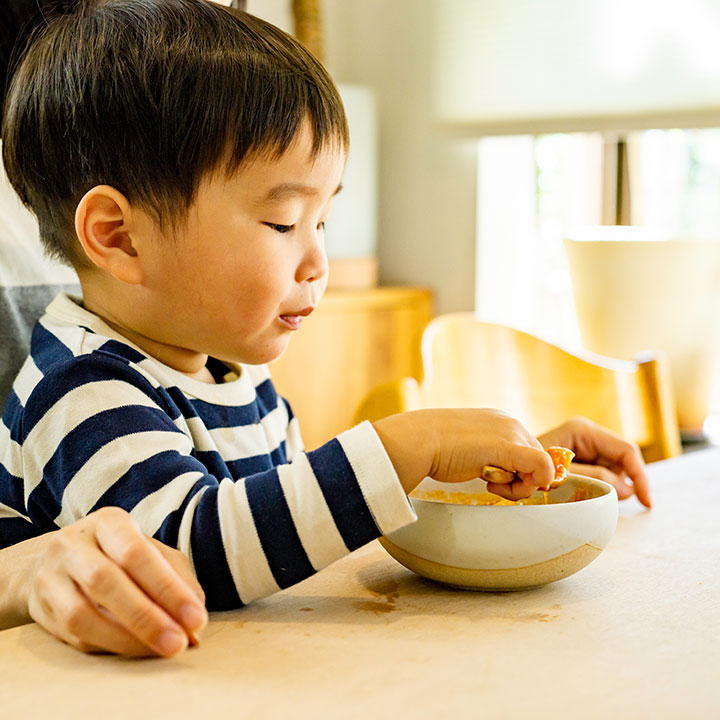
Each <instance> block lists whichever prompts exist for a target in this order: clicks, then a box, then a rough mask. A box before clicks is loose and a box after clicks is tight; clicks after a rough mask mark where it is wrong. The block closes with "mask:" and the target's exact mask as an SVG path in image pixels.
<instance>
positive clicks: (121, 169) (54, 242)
mask: <svg viewBox="0 0 720 720" xmlns="http://www.w3.org/2000/svg"><path fill="white" fill-rule="evenodd" d="M306 117H307V118H309V120H310V124H311V127H312V131H313V136H314V140H313V151H314V152H315V153H317V152H319V151H320V150H321V149H323V148H324V147H326V146H327V145H328V144H330V143H337V144H338V146H339V147H343V146H344V147H347V144H348V129H347V122H346V119H345V113H344V110H343V106H342V101H341V100H340V97H339V95H338V92H337V89H336V88H335V86H334V84H333V82H332V80H331V79H330V77H329V75H328V74H327V72H326V71H325V69H324V68H323V67H322V65H320V63H319V62H318V61H317V60H316V59H315V58H314V57H313V56H312V55H311V54H310V53H309V52H308V51H307V50H305V48H303V47H302V45H300V44H299V43H298V42H297V41H296V40H294V39H293V38H291V37H290V36H289V35H287V34H286V33H284V32H283V31H281V30H279V29H278V28H276V27H274V26H273V25H270V24H269V23H267V22H264V21H263V20H260V19H259V18H256V17H253V16H252V15H248V14H246V13H243V12H239V11H233V10H229V9H227V8H224V7H221V6H219V5H215V4H213V3H211V2H208V1H207V0H99V1H98V0H95V2H84V3H83V4H82V8H81V9H78V10H77V11H75V12H74V13H72V14H66V15H62V16H59V17H56V18H54V19H52V20H51V21H50V22H49V23H48V24H47V26H46V27H43V28H40V29H39V31H38V32H37V33H36V34H35V36H33V37H32V38H31V40H30V43H29V49H28V50H27V52H26V54H25V56H24V58H23V60H22V62H21V64H20V66H19V67H18V69H17V72H16V73H15V74H14V76H13V80H12V84H11V87H10V90H9V93H8V95H7V97H6V102H5V111H4V118H3V131H2V137H3V159H4V162H5V167H6V170H7V173H8V177H9V179H10V182H11V184H12V185H13V187H14V188H15V190H16V192H17V193H18V194H19V195H20V198H21V200H22V201H23V203H24V204H25V205H27V206H28V207H29V208H30V209H31V210H32V211H33V212H34V213H35V216H36V217H37V219H38V223H39V225H40V235H41V237H42V240H43V242H44V244H45V247H46V249H47V250H48V252H49V253H50V254H51V255H53V256H55V257H57V258H59V259H61V260H64V261H66V262H70V263H72V264H74V265H76V266H81V265H83V264H84V263H86V262H87V261H85V259H84V256H83V254H82V252H81V250H80V248H79V244H78V243H77V242H76V240H75V229H74V215H75V208H76V206H77V203H78V202H79V201H80V199H81V198H82V196H83V195H84V194H85V193H86V192H87V191H88V190H89V189H91V188H92V187H94V186H96V185H111V186H112V187H114V188H116V189H117V190H119V191H120V192H121V193H123V194H124V195H125V197H127V198H128V200H129V201H130V202H131V203H136V204H138V205H140V206H141V207H143V208H144V209H146V210H147V211H150V212H152V213H153V214H154V216H155V217H156V219H157V221H158V222H160V223H162V224H165V223H175V222H176V221H178V220H179V219H180V218H182V217H183V216H184V212H185V211H186V210H187V208H188V207H189V206H190V205H191V204H192V202H193V199H194V197H195V194H196V191H197V189H198V185H199V183H200V181H201V179H202V178H203V176H205V175H206V174H207V173H209V172H211V171H213V170H216V169H220V170H222V169H223V168H224V169H226V170H227V171H228V172H232V171H233V170H236V169H238V168H239V167H240V166H241V165H242V163H243V161H245V160H246V159H248V158H249V157H250V156H253V155H256V154H258V153H260V154H268V155H270V156H279V155H281V154H282V153H283V152H284V151H285V150H286V149H287V148H288V146H289V145H290V143H291V142H292V140H293V139H294V138H295V136H296V133H297V131H298V129H299V128H300V126H301V125H302V123H303V121H304V119H305V118H306Z"/></svg>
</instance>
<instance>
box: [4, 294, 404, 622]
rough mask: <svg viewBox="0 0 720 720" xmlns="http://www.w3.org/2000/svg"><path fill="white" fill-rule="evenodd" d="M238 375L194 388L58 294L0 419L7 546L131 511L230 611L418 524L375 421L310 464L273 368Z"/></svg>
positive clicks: (217, 604)
mask: <svg viewBox="0 0 720 720" xmlns="http://www.w3.org/2000/svg"><path fill="white" fill-rule="evenodd" d="M235 370H236V372H237V374H238V375H239V377H238V378H237V379H235V380H232V381H231V382H226V383H221V384H218V385H213V384H208V383H203V382H200V381H198V380H194V379H192V378H189V377H188V376H186V375H183V374H182V373H179V372H177V371H175V370H173V369H172V368H170V367H168V366H166V365H163V364H162V363H160V362H158V361H157V360H155V359H153V358H150V357H148V356H147V355H146V354H144V353H143V352H142V351H140V350H139V349H138V348H136V347H135V346H133V345H132V344H131V343H129V342H128V341H127V340H125V339H124V338H123V337H122V336H120V335H119V334H118V333H116V332H115V331H114V330H112V329H111V328H110V327H109V326H108V325H107V324H106V323H104V322H103V321H102V320H101V319H100V318H98V317H97V316H95V315H93V314H92V313H90V312H88V311H86V310H85V309H83V308H82V307H81V305H80V304H79V301H77V300H76V299H73V298H71V297H69V296H68V295H65V294H60V295H59V296H58V297H57V298H56V299H55V300H54V301H53V302H52V303H51V304H50V305H49V306H48V308H47V312H46V314H45V315H44V316H43V317H42V318H41V319H40V322H39V323H38V324H37V326H36V327H35V330H34V332H33V336H32V345H31V349H30V357H29V358H28V360H27V361H26V363H25V364H24V366H23V368H22V370H21V371H20V374H19V375H18V377H17V379H16V381H15V384H14V386H13V390H12V392H11V394H10V396H9V398H8V400H7V403H6V406H5V411H4V414H3V418H2V423H0V547H6V546H8V545H12V544H14V543H16V542H19V541H21V540H24V539H25V538H28V537H32V536H34V535H39V534H42V533H44V532H47V531H49V530H54V529H57V528H59V527H63V526H65V525H68V524H69V523H72V522H74V521H75V520H77V519H79V518H81V517H84V516H85V515H87V514H88V513H90V512H92V511H93V510H95V509H97V508H99V507H103V506H106V505H115V506H119V507H122V508H125V509H126V510H128V511H129V512H130V513H131V515H132V516H133V517H134V518H135V520H136V521H137V522H138V524H139V525H140V527H141V528H142V529H143V531H144V532H145V533H147V534H148V535H152V536H153V537H155V538H157V539H158V540H160V541H162V542H164V543H166V544H168V545H172V546H174V547H177V548H179V549H180V550H181V551H182V552H184V553H185V554H186V555H187V556H188V557H189V558H190V559H191V561H192V563H193V566H194V568H195V572H196V573H197V576H198V579H199V581H200V583H201V584H202V586H203V588H204V589H205V592H206V595H207V602H208V608H210V609H214V610H219V609H229V608H235V607H239V606H240V605H242V604H245V603H247V602H249V601H251V600H253V599H255V598H258V597H262V596H264V595H268V594H270V593H273V592H275V591H277V590H278V589H280V588H285V587H288V586H290V585H292V584H294V583H297V582H299V581H300V580H303V579H304V578H306V577H307V576H309V575H310V574H312V573H313V572H315V571H316V570H319V569H320V568H322V567H324V566H326V565H328V564H329V563H331V562H333V561H334V560H336V559H338V558H339V557H341V556H343V555H345V554H346V553H348V552H349V551H352V550H354V549H356V548H358V547H360V546H361V545H363V544H365V543H367V542H368V541H370V540H372V539H373V538H376V537H378V536H379V535H381V534H386V533H389V532H392V531H393V530H396V529H397V528H399V527H401V526H403V525H405V524H407V523H409V522H412V521H413V520H414V519H415V515H414V513H413V510H412V507H411V505H410V504H409V502H408V500H407V497H406V496H405V493H404V492H403V490H402V487H401V485H400V483H399V480H398V478H397V475H396V473H395V470H394V468H393V466H392V464H391V462H390V459H389V458H388V456H387V454H386V453H385V450H384V448H383V446H382V443H381V442H380V440H379V438H378V437H377V435H376V433H375V431H374V430H373V428H372V426H371V425H370V424H369V423H363V424H361V425H358V426H357V427H355V428H353V429H352V430H348V431H347V432H345V433H343V434H341V435H339V436H338V437H337V438H335V439H334V440H331V441H330V442H329V443H327V444H325V445H323V446H322V447H320V448H318V449H317V450H315V451H313V452H308V453H304V452H303V451H302V442H301V439H300V433H299V428H298V423H297V419H296V418H294V417H293V414H292V411H291V410H290V406H289V405H288V403H287V402H286V401H285V400H284V399H283V398H281V397H279V396H278V395H277V393H276V392H275V389H274V387H273V384H272V381H271V380H270V377H269V374H268V371H267V368H265V366H248V365H242V366H237V367H236V368H235Z"/></svg>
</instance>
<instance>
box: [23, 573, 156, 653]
mask: <svg viewBox="0 0 720 720" xmlns="http://www.w3.org/2000/svg"><path fill="white" fill-rule="evenodd" d="M28 609H29V612H30V616H31V617H32V618H33V620H35V621H36V622H37V623H38V624H39V625H41V626H42V627H44V628H45V629H46V630H47V631H48V632H50V633H51V634H52V635H54V636H55V637H57V638H58V639H60V640H62V641H63V642H65V643H67V644H68V645H72V646H73V647H75V648H77V649H78V650H80V651H82V652H112V653H116V654H118V655H127V656H133V657H138V656H147V655H153V654H154V653H153V651H152V650H151V649H150V648H149V647H148V646H147V645H145V644H143V643H142V642H141V641H140V640H138V639H137V638H136V637H134V636H133V635H132V634H131V633H130V632H128V631H127V630H126V629H125V628H123V627H121V626H120V625H118V624H117V623H115V622H113V621H112V620H111V619H109V618H107V617H105V616H104V615H103V614H102V613H101V612H100V611H99V610H98V609H97V607H96V606H95V605H94V604H93V603H92V602H91V601H90V600H89V599H88V598H87V597H86V596H85V595H84V594H83V593H82V591H81V590H80V589H79V588H78V586H77V585H76V584H75V583H74V582H73V581H72V580H71V579H70V578H69V577H68V576H67V575H56V576H54V577H53V578H52V579H46V580H45V581H44V582H39V583H36V585H35V587H34V589H33V592H31V594H30V598H29V602H28Z"/></svg>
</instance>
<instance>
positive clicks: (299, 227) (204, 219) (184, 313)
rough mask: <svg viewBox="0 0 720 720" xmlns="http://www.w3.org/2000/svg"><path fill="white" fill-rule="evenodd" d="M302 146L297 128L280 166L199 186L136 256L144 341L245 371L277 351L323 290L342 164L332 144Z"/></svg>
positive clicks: (305, 141) (307, 140)
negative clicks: (144, 303) (171, 226)
mask: <svg viewBox="0 0 720 720" xmlns="http://www.w3.org/2000/svg"><path fill="white" fill-rule="evenodd" d="M311 148H312V134H311V131H310V128H309V125H307V124H306V126H305V127H303V129H302V131H301V132H300V133H299V135H298V137H297V139H296V141H295V142H294V143H293V145H292V146H291V147H290V148H289V149H288V150H287V151H286V152H285V154H284V155H283V156H282V157H281V158H280V159H263V158H257V159H255V160H254V161H252V162H251V163H250V164H248V165H246V166H244V167H243V168H242V169H241V170H240V171H239V172H238V173H237V174H235V175H234V176H233V177H232V178H230V179H228V178H227V177H225V176H224V175H222V174H220V173H218V174H217V175H214V176H212V177H209V178H207V179H206V180H204V181H203V183H202V184H201V186H200V189H199V192H198V195H197V200H196V202H195V203H194V205H193V206H192V207H191V208H190V211H189V213H188V216H187V220H186V222H185V223H184V225H183V227H182V228H181V229H180V230H179V231H178V233H177V235H178V236H177V237H176V238H175V239H172V238H170V239H169V238H166V237H158V238H157V242H156V243H152V244H151V247H152V248H153V251H152V252H151V254H150V257H146V258H145V268H146V283H145V284H146V288H145V289H146V291H147V292H148V293H152V298H148V300H151V302H152V305H153V306H154V310H155V311H154V312H153V313H152V319H151V318H150V317H147V316H145V318H144V320H143V323H142V324H143V325H145V324H146V322H147V321H151V322H152V325H153V326H154V327H152V328H148V329H146V330H145V334H146V335H147V336H148V337H152V338H153V340H155V341H156V342H160V343H163V344H165V345H166V346H170V347H166V349H167V350H170V349H171V348H172V347H174V348H177V349H178V350H179V351H183V352H185V351H187V350H190V351H195V352H198V353H203V354H208V355H212V356H214V357H218V358H220V359H224V360H232V361H238V362H245V363H250V364H257V363H265V362H268V361H270V360H273V359H274V358H276V357H278V356H279V355H281V354H282V352H283V351H284V350H285V348H286V346H287V343H288V341H289V338H290V336H291V335H292V333H293V332H294V331H295V330H297V329H299V328H300V325H301V323H302V319H303V317H304V316H305V315H307V314H309V312H311V311H312V309H313V308H315V306H316V305H317V303H318V302H319V300H320V298H321V296H322V294H323V292H324V291H325V287H326V285H327V269H328V266H327V256H326V254H325V244H324V230H323V223H324V222H325V220H326V219H327V217H328V213H329V212H330V205H331V202H332V198H333V196H334V195H335V194H336V193H337V191H338V189H339V186H340V180H341V177H342V172H343V168H344V165H345V152H344V150H343V149H342V148H341V147H338V148H333V149H328V150H324V151H323V152H321V153H320V154H319V155H318V156H317V157H316V158H315V159H314V160H313V159H311V155H310V152H311ZM158 232H159V231H158ZM141 312H142V311H141ZM148 330H149V331H150V332H148ZM151 333H152V334H151Z"/></svg>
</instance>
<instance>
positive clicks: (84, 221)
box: [75, 185, 143, 285]
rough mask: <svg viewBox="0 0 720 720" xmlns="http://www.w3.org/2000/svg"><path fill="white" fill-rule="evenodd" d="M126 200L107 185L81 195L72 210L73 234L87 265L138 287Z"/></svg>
mask: <svg viewBox="0 0 720 720" xmlns="http://www.w3.org/2000/svg"><path fill="white" fill-rule="evenodd" d="M132 223H133V212H132V207H131V206H130V203H129V202H128V201H127V198H126V197H125V196H124V195H123V194H122V193H121V192H118V191H117V190H116V189H115V188H113V187H110V186H109V185H96V186H95V187H94V188H92V189H91V190H88V192H87V193H85V195H84V197H83V198H82V200H80V202H79V203H78V206H77V209H76V210H75V232H76V233H77V236H78V239H79V240H80V244H81V245H82V247H83V250H84V251H85V255H87V257H88V259H89V260H90V262H91V263H92V264H93V265H95V266H97V267H98V268H100V269H101V270H105V271H106V272H108V273H110V274H111V275H113V276H114V277H115V278H117V279H118V280H120V281H121V282H124V283H128V284H130V285H138V284H140V283H141V282H142V279H143V273H142V266H141V263H140V258H139V255H138V251H137V247H136V243H135V242H134V239H133V230H134V228H133V225H132Z"/></svg>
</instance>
